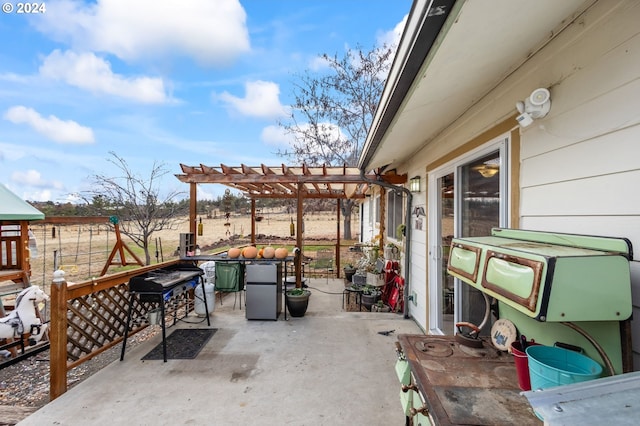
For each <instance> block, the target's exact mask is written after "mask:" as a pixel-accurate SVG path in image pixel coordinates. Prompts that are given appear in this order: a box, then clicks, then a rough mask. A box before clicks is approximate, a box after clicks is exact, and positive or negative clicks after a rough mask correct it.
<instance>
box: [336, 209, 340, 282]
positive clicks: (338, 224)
mask: <svg viewBox="0 0 640 426" xmlns="http://www.w3.org/2000/svg"><path fill="white" fill-rule="evenodd" d="M340 203H341V201H340V198H338V199H337V200H336V206H337V209H336V210H337V213H336V215H337V216H338V217H337V218H336V278H340V207H341V206H340Z"/></svg>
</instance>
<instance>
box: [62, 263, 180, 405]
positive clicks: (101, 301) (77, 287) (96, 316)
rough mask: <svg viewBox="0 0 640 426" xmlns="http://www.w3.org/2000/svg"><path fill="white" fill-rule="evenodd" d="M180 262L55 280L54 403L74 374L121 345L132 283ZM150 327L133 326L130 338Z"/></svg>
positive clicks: (143, 325) (64, 390) (144, 324)
mask: <svg viewBox="0 0 640 426" xmlns="http://www.w3.org/2000/svg"><path fill="white" fill-rule="evenodd" d="M178 262H179V260H172V261H168V262H163V263H158V264H154V265H151V266H143V267H140V268H136V269H132V270H128V271H124V272H118V273H114V274H110V275H105V276H102V277H99V278H94V279H91V280H87V281H83V282H78V283H68V282H67V281H66V280H65V278H64V273H62V274H60V273H59V272H56V273H55V274H54V276H55V277H54V280H53V285H52V286H51V298H50V303H51V323H50V332H49V341H50V361H49V362H50V378H49V384H50V386H49V394H50V399H51V400H54V399H55V398H57V397H59V396H60V395H62V394H63V393H65V392H66V391H67V373H68V372H69V370H71V369H72V368H74V367H76V366H78V365H80V364H82V363H83V362H86V361H88V360H90V359H91V358H93V357H95V356H96V355H99V354H100V353H102V352H104V351H105V350H107V349H109V348H111V347H113V346H115V345H117V344H118V343H121V342H122V338H123V336H124V330H125V327H126V320H127V309H128V304H129V279H131V277H133V276H135V275H139V274H142V273H144V272H147V271H151V270H154V269H158V268H163V267H167V266H171V265H174V264H176V263H178ZM135 308H136V309H139V307H135ZM139 313H140V312H139ZM146 326H147V324H146V323H143V324H138V325H134V328H132V329H131V330H130V331H129V335H130V336H131V335H133V334H135V333H137V332H139V331H140V330H142V329H144V328H145V327H146Z"/></svg>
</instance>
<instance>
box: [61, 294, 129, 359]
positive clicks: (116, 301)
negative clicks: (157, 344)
mask: <svg viewBox="0 0 640 426" xmlns="http://www.w3.org/2000/svg"><path fill="white" fill-rule="evenodd" d="M128 301H129V291H128V286H127V285H126V284H120V285H118V286H116V287H111V288H108V289H104V290H101V291H99V292H96V293H92V294H88V295H86V296H81V297H77V298H75V299H72V300H69V302H68V310H67V360H68V361H69V362H74V361H78V360H80V359H81V358H83V357H86V356H88V355H90V356H94V355H95V354H94V352H96V353H97V352H98V351H99V350H101V349H102V350H103V349H104V347H109V346H112V345H113V344H114V343H117V342H118V341H121V339H122V336H123V335H124V327H125V324H126V318H127V310H128V303H129V302H128Z"/></svg>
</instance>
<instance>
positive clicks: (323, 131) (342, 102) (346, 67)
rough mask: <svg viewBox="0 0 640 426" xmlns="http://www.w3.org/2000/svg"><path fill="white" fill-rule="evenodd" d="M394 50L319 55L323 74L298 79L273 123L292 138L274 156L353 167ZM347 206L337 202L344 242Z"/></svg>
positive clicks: (350, 202)
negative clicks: (286, 111) (281, 116)
mask: <svg viewBox="0 0 640 426" xmlns="http://www.w3.org/2000/svg"><path fill="white" fill-rule="evenodd" d="M394 51H395V48H394V47H389V46H386V45H385V46H382V47H376V48H374V49H372V50H370V51H368V52H363V51H362V50H361V49H360V48H359V47H357V48H356V49H349V50H347V51H346V52H345V55H344V57H341V58H339V57H338V56H337V55H334V56H329V55H327V54H323V55H322V56H321V58H322V59H323V61H324V62H325V64H326V68H325V69H324V72H314V73H312V72H311V71H309V70H307V71H305V73H304V74H302V75H298V76H297V77H298V80H297V81H296V82H294V89H293V92H294V93H293V94H294V98H295V102H294V104H293V105H292V108H291V113H290V115H289V116H288V117H287V118H286V119H285V120H283V121H281V122H279V123H278V124H279V125H280V126H281V127H282V128H284V129H285V131H286V132H287V133H288V134H290V135H292V136H293V140H292V142H291V146H290V148H288V149H286V150H281V151H280V152H278V154H279V155H281V156H283V157H288V158H289V159H291V160H295V161H297V162H300V163H305V164H307V165H309V166H319V165H322V164H326V165H331V166H341V165H347V166H355V165H357V161H358V157H359V155H360V153H361V152H362V148H363V146H364V143H365V141H366V137H367V132H368V130H369V126H370V125H371V123H372V121H373V116H374V114H375V111H376V107H377V105H378V102H379V100H380V96H381V95H382V91H383V89H384V79H385V78H386V76H387V74H388V71H389V67H390V65H391V61H390V58H391V56H392V54H393V52H394ZM353 206H354V202H353V200H342V203H341V209H342V213H343V217H344V237H345V238H346V239H351V238H352V237H351V211H352V209H353Z"/></svg>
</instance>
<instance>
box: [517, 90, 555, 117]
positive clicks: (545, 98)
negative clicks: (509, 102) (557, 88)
mask: <svg viewBox="0 0 640 426" xmlns="http://www.w3.org/2000/svg"><path fill="white" fill-rule="evenodd" d="M516 109H517V110H518V112H519V113H520V115H519V116H518V117H516V120H517V121H518V123H519V124H520V126H521V127H527V126H529V125H530V124H531V123H533V120H537V119H539V118H544V117H545V116H546V115H547V114H548V113H549V110H550V109H551V93H550V92H549V89H545V88H544V87H540V88H538V89H536V90H534V91H533V92H531V95H530V96H529V97H528V98H527V99H525V100H524V101H518V102H516Z"/></svg>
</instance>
